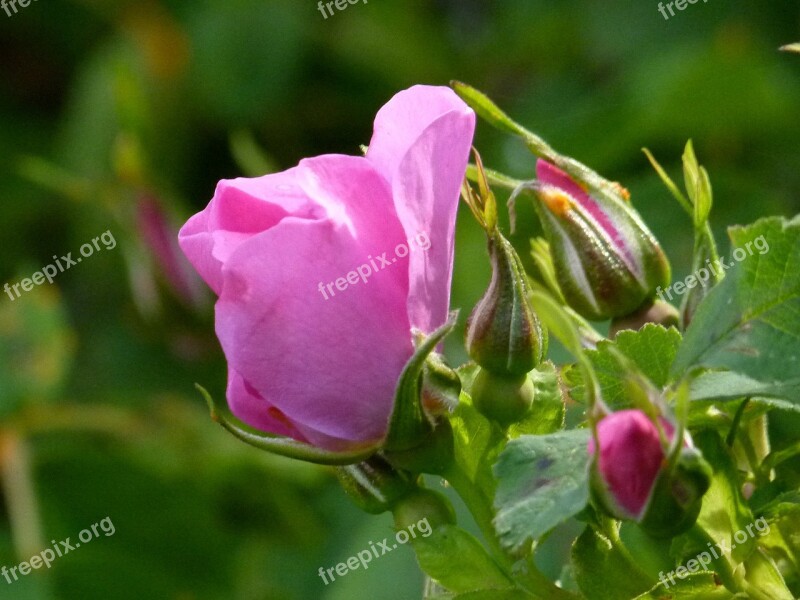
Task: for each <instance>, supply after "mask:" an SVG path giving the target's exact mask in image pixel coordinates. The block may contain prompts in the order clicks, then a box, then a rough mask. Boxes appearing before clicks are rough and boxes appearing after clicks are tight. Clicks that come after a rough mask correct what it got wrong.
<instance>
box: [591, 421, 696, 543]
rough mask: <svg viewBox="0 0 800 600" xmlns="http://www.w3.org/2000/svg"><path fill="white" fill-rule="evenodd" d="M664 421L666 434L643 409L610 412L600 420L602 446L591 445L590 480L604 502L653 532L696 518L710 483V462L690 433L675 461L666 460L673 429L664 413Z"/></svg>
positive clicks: (660, 532)
mask: <svg viewBox="0 0 800 600" xmlns="http://www.w3.org/2000/svg"><path fill="white" fill-rule="evenodd" d="M660 422H661V426H662V429H663V431H664V434H665V435H666V436H667V438H668V439H666V440H663V441H662V439H661V437H660V435H659V431H658V428H657V427H656V425H655V424H654V423H653V421H652V420H650V418H649V417H648V416H647V415H646V414H645V413H644V412H642V411H640V410H635V409H628V410H621V411H618V412H615V413H612V414H610V415H608V416H606V417H604V418H603V419H601V420H600V422H599V423H598V424H597V439H598V441H599V444H600V452H599V454H598V453H596V447H595V440H594V439H590V440H589V446H588V451H589V454H590V455H592V456H594V460H593V463H592V483H593V489H594V492H595V497H596V498H597V500H598V503H599V504H600V506H601V507H602V508H603V509H604V510H605V511H606V512H608V513H609V514H610V515H611V516H613V517H615V518H617V519H622V520H629V521H635V522H637V523H639V524H640V525H641V526H642V528H643V529H644V530H645V531H648V532H649V533H651V534H653V535H658V536H663V535H674V534H677V533H678V532H680V531H684V530H686V529H687V528H688V527H690V526H691V525H692V524H693V523H694V521H695V520H696V519H697V514H698V513H699V510H700V504H701V502H702V496H703V494H704V493H705V492H706V490H707V489H708V486H709V483H710V478H711V472H710V467H709V466H708V464H707V463H706V462H705V460H703V458H702V457H701V456H700V454H699V452H698V451H697V450H695V449H694V448H693V447H692V445H691V439H690V438H689V436H688V433H687V434H686V435H685V438H684V443H683V447H682V448H681V449H680V451H679V454H678V456H677V461H676V462H675V464H674V465H670V461H669V460H668V453H669V447H665V443H666V444H671V443H673V438H674V436H675V430H674V428H673V427H672V425H671V424H670V423H669V422H668V421H666V420H665V419H661V420H660Z"/></svg>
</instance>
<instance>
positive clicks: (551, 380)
mask: <svg viewBox="0 0 800 600" xmlns="http://www.w3.org/2000/svg"><path fill="white" fill-rule="evenodd" d="M528 376H529V377H530V378H531V381H533V388H534V396H533V407H532V408H531V412H530V413H529V414H528V416H527V417H525V419H524V420H523V421H521V422H519V423H514V424H513V425H511V427H509V428H508V435H509V437H510V438H512V439H513V438H517V437H519V436H521V435H543V434H546V433H553V432H555V431H558V430H559V429H563V428H564V416H565V414H566V407H565V403H564V396H563V394H562V392H561V385H560V382H559V378H558V372H557V371H556V367H555V365H553V363H552V362H550V361H547V362H544V363H542V364H541V365H539V366H538V367H537V368H536V369H534V370H533V371H531V372H530V373H529V375H528Z"/></svg>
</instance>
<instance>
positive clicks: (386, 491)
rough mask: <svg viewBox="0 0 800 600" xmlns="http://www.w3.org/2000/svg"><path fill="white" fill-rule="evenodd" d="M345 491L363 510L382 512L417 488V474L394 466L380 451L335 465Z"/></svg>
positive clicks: (390, 508)
mask: <svg viewBox="0 0 800 600" xmlns="http://www.w3.org/2000/svg"><path fill="white" fill-rule="evenodd" d="M336 478H337V479H338V480H339V484H340V485H341V486H342V488H343V489H344V491H345V493H346V494H347V495H348V496H349V497H350V499H351V500H353V502H355V504H356V505H357V506H358V507H359V508H360V509H361V510H363V511H364V512H367V513H369V514H373V515H379V514H381V513H383V512H386V511H387V510H392V508H393V507H394V506H395V505H396V504H397V502H398V501H399V500H400V499H401V498H403V497H405V496H406V495H408V494H409V493H411V492H412V491H413V490H415V489H416V488H417V483H416V481H415V479H416V478H415V477H413V476H412V475H410V474H408V473H406V472H404V471H402V470H398V469H395V468H394V467H392V465H390V464H389V463H388V462H387V461H386V459H385V458H383V457H382V456H381V455H380V454H376V455H374V456H372V457H370V458H369V459H368V460H365V461H363V462H360V463H358V464H356V465H345V466H342V467H338V468H337V469H336Z"/></svg>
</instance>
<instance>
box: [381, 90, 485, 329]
mask: <svg viewBox="0 0 800 600" xmlns="http://www.w3.org/2000/svg"><path fill="white" fill-rule="evenodd" d="M474 130H475V114H474V113H473V112H472V110H471V109H470V108H469V107H467V105H466V104H464V102H463V101H462V100H461V99H460V98H458V96H456V94H455V93H454V92H453V91H452V90H450V89H449V88H444V87H428V86H415V87H413V88H410V89H408V90H405V91H403V92H400V93H399V94H397V95H396V96H395V97H394V98H392V100H391V101H390V102H389V103H388V104H386V106H384V107H383V108H382V109H381V110H380V111H379V112H378V115H377V117H376V119H375V133H374V135H373V138H372V142H371V143H370V146H369V151H368V153H367V158H368V159H369V160H370V161H371V162H373V164H375V165H376V166H377V168H378V169H379V170H380V171H381V172H382V173H383V174H384V177H386V178H387V180H388V181H389V182H390V183H391V186H392V194H393V197H394V203H395V209H396V211H397V215H398V216H399V218H400V222H401V223H402V224H403V229H404V230H405V235H406V239H408V240H414V238H415V236H420V237H419V238H418V239H420V240H422V244H420V243H417V242H414V241H411V242H410V243H409V244H408V246H409V248H410V249H411V253H410V271H409V277H410V282H409V285H410V291H409V297H408V314H409V318H410V321H411V324H412V325H413V326H414V327H417V328H419V329H422V330H423V331H427V332H430V331H432V330H433V329H435V328H436V327H438V326H440V325H441V324H442V323H444V321H445V320H446V318H447V312H448V307H449V300H450V284H451V279H452V272H453V252H454V242H455V218H456V210H457V208H458V199H459V193H460V188H461V184H462V181H463V178H464V172H465V170H466V165H467V161H468V158H469V151H470V147H471V144H472V136H473V133H474ZM426 239H427V241H428V242H429V244H430V247H429V248H427V249H424V246H426V245H428V244H426V243H425V240H426ZM415 250H416V251H415Z"/></svg>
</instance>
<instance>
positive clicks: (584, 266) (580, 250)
mask: <svg viewBox="0 0 800 600" xmlns="http://www.w3.org/2000/svg"><path fill="white" fill-rule="evenodd" d="M537 176H538V179H539V183H538V185H537V186H536V188H535V193H536V196H537V198H538V202H536V203H535V205H536V208H537V212H538V213H539V216H540V219H541V221H542V227H543V229H544V232H545V236H546V237H547V240H548V242H549V244H550V248H551V252H552V255H553V263H554V264H555V268H556V275H557V277H558V282H559V285H560V287H561V290H562V292H563V295H564V298H565V299H566V301H567V303H568V304H569V305H570V306H571V307H572V308H573V309H574V310H576V311H577V312H578V313H580V314H581V316H583V317H585V318H587V319H590V320H595V321H602V320H606V319H610V318H614V317H622V316H625V315H628V314H630V313H632V312H634V311H635V310H637V309H638V308H639V307H640V306H642V305H643V304H644V303H646V302H649V300H650V299H651V298H653V297H655V294H656V289H657V288H658V287H659V286H661V287H666V286H667V285H668V284H669V278H670V267H669V262H668V261H667V258H666V256H665V254H664V252H663V251H662V249H661V247H660V246H659V244H658V241H657V240H656V239H655V237H654V236H653V234H652V233H651V232H650V230H649V229H648V228H647V226H646V225H645V224H644V222H643V221H642V219H641V217H640V216H639V214H638V213H637V212H636V211H635V210H634V209H633V207H632V206H631V205H630V202H629V200H628V197H627V191H626V190H624V188H622V187H621V186H616V187H615V186H612V185H610V184H609V185H608V186H606V187H603V188H602V189H601V188H598V189H587V188H586V187H584V186H582V185H581V184H579V183H578V182H576V181H575V180H573V179H572V178H571V177H570V176H569V175H567V174H566V173H565V172H563V171H562V170H561V169H559V168H557V167H555V166H554V165H552V164H550V163H549V162H547V161H545V160H539V161H538V163H537Z"/></svg>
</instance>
